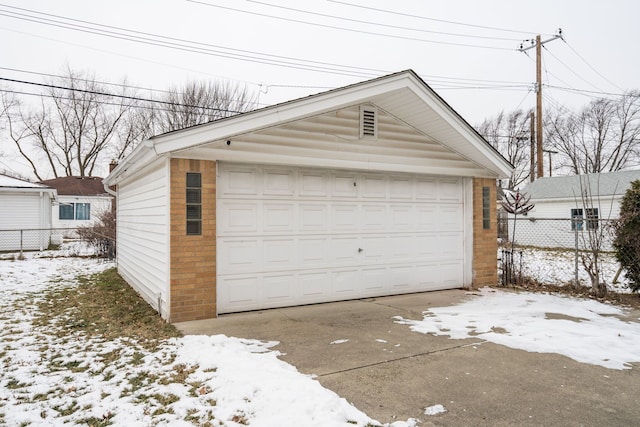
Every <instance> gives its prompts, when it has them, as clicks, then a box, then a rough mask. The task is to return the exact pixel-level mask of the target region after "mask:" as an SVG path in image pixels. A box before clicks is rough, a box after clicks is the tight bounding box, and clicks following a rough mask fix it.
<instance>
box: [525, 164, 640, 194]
mask: <svg viewBox="0 0 640 427" xmlns="http://www.w3.org/2000/svg"><path fill="white" fill-rule="evenodd" d="M638 179H640V170H628V171H618V172H607V173H592V174H586V175H570V176H554V177H543V178H538V179H537V180H535V181H534V182H532V183H531V184H529V185H528V186H527V187H525V188H524V189H523V192H525V193H527V194H529V195H530V196H531V200H545V199H573V198H574V197H576V196H579V195H580V193H581V188H582V189H584V188H585V187H590V189H591V192H592V193H593V194H594V195H596V194H599V195H600V196H614V195H623V194H624V193H625V192H626V191H627V189H628V188H629V187H630V185H631V182H633V181H635V180H638Z"/></svg>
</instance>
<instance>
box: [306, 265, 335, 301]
mask: <svg viewBox="0 0 640 427" xmlns="http://www.w3.org/2000/svg"><path fill="white" fill-rule="evenodd" d="M299 280H300V282H299V283H300V299H301V301H303V302H321V301H324V300H328V299H330V298H329V295H331V289H330V286H331V274H330V273H328V272H311V273H300V274H299Z"/></svg>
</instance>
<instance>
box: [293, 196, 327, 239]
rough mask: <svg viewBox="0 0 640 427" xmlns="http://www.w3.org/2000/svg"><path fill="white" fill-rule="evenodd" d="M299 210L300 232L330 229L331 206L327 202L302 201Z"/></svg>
mask: <svg viewBox="0 0 640 427" xmlns="http://www.w3.org/2000/svg"><path fill="white" fill-rule="evenodd" d="M298 212H299V218H300V232H302V233H305V232H311V231H324V232H328V231H329V215H328V213H329V207H328V206H327V204H326V203H300V204H299V205H298Z"/></svg>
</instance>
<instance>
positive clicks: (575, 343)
mask: <svg viewBox="0 0 640 427" xmlns="http://www.w3.org/2000/svg"><path fill="white" fill-rule="evenodd" d="M470 296H471V299H470V300H468V301H465V302H463V303H461V304H458V305H455V306H451V307H437V308H431V309H429V310H428V311H426V312H425V313H424V319H423V320H407V319H403V318H401V317H396V320H397V321H398V322H399V323H402V324H406V325H409V326H410V327H411V329H412V330H414V331H416V332H421V333H424V334H433V335H445V336H449V337H451V339H465V338H478V339H483V340H486V341H490V342H493V343H496V344H502V345H505V346H507V347H511V348H516V349H520V350H525V351H530V352H538V353H558V354H562V355H565V356H567V357H570V358H572V359H574V360H576V361H578V362H583V363H590V364H594V365H600V366H604V367H606V368H610V369H629V368H631V365H629V364H630V363H638V362H640V319H637V320H636V321H632V322H627V321H623V320H621V319H620V318H618V317H616V316H622V315H624V310H623V309H621V308H618V307H615V306H612V305H609V304H603V303H600V302H598V301H594V300H586V299H577V298H571V297H563V296H556V295H548V294H538V293H529V292H519V293H516V292H505V291H499V290H494V289H490V288H483V289H481V290H480V292H479V293H472V294H470Z"/></svg>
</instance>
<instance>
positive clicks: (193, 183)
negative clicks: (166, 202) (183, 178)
mask: <svg viewBox="0 0 640 427" xmlns="http://www.w3.org/2000/svg"><path fill="white" fill-rule="evenodd" d="M186 202H187V235H188V236H199V235H201V234H202V175H201V174H200V173H193V172H187V194H186Z"/></svg>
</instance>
